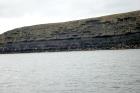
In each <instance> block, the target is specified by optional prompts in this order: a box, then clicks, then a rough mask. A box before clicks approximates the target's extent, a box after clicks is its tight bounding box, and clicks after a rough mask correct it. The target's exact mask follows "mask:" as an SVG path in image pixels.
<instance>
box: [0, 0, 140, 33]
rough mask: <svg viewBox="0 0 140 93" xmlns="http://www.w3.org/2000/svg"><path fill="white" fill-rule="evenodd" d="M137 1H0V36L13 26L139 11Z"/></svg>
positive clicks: (139, 0) (139, 1)
mask: <svg viewBox="0 0 140 93" xmlns="http://www.w3.org/2000/svg"><path fill="white" fill-rule="evenodd" d="M139 3H140V0H0V33H2V32H4V31H6V30H9V29H13V28H16V27H21V26H26V25H34V24H41V23H50V22H61V21H67V20H74V19H81V18H88V17H95V16H102V15H108V14H113V13H120V12H128V11H134V10H139V9H140V6H139Z"/></svg>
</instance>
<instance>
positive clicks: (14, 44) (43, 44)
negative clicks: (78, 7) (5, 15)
mask: <svg viewBox="0 0 140 93" xmlns="http://www.w3.org/2000/svg"><path fill="white" fill-rule="evenodd" d="M129 48H140V11H134V12H129V13H123V14H115V15H110V16H103V17H98V18H89V19H83V20H76V21H70V22H63V23H52V24H41V25H35V26H28V27H22V28H17V29H14V30H11V31H8V32H5V33H3V34H1V35H0V53H16V52H41V51H72V50H96V49H129Z"/></svg>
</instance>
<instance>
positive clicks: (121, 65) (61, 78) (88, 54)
mask: <svg viewBox="0 0 140 93" xmlns="http://www.w3.org/2000/svg"><path fill="white" fill-rule="evenodd" d="M0 93H140V49H130V50H99V51H77V52H76V51H75V52H44V53H27V54H26V53H25V54H0Z"/></svg>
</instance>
